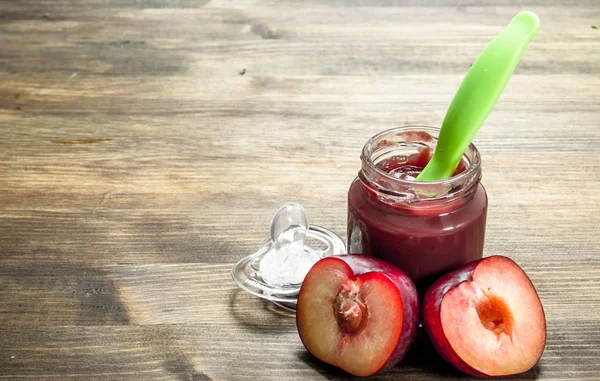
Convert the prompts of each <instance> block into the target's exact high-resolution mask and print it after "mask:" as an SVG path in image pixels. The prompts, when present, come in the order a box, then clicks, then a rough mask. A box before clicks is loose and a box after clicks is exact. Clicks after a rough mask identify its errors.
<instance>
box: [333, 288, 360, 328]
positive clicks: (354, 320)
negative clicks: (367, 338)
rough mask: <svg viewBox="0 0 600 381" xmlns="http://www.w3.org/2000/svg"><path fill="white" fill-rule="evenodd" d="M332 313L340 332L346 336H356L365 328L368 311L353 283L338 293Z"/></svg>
mask: <svg viewBox="0 0 600 381" xmlns="http://www.w3.org/2000/svg"><path fill="white" fill-rule="evenodd" d="M333 313H334V315H335V318H336V320H337V323H338V325H339V327H340V330H341V331H342V332H344V333H346V334H357V333H360V332H361V331H362V330H363V329H364V328H365V326H366V325H367V320H368V316H369V311H368V309H367V305H366V304H365V302H364V301H363V300H362V298H361V296H360V292H359V291H358V287H357V286H356V285H355V284H354V282H351V287H348V288H344V289H342V291H340V292H339V293H338V295H337V296H336V298H335V303H334V305H333Z"/></svg>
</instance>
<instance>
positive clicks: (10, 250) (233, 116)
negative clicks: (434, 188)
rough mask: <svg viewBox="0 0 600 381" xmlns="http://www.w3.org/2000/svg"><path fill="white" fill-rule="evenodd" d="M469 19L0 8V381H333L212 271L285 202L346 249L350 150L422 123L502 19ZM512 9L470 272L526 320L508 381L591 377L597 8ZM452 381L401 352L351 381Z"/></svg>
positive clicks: (425, 351) (391, 2)
mask: <svg viewBox="0 0 600 381" xmlns="http://www.w3.org/2000/svg"><path fill="white" fill-rule="evenodd" d="M368 3H370V4H371V5H367V4H368ZM425 3H432V4H431V5H425ZM478 3H480V4H481V6H474V5H472V4H473V2H466V1H465V2H463V1H452V0H438V1H431V2H422V1H418V2H414V4H409V2H408V1H395V0H376V1H372V2H368V1H359V0H347V1H338V0H329V1H323V2H319V1H315V0H306V1H272V0H271V1H268V0H267V1H264V2H255V1H225V0H222V1H218V0H213V1H209V0H170V1H159V0H148V1H141V0H140V1H137V0H135V1H134V0H105V1H92V0H84V1H71V2H68V1H54V2H46V1H33V0H32V1H27V2H18V3H17V2H9V1H5V2H2V3H1V4H0V43H1V45H0V127H1V129H2V139H1V140H0V148H1V149H0V379H9V380H21V379H35V380H79V379H84V380H86V379H91V380H99V379H106V380H118V379H140V380H154V379H157V380H158V379H160V380H195V381H198V380H211V379H212V380H279V379H281V380H305V379H334V380H340V379H347V375H345V374H344V373H342V372H340V371H337V370H335V369H334V368H332V367H329V366H326V365H323V364H321V363H320V362H318V361H316V360H315V359H313V358H312V357H311V356H310V355H309V354H308V353H307V352H306V351H305V349H304V348H303V346H302V344H301V342H300V340H299V338H298V336H297V333H296V327H295V321H294V318H293V316H291V315H289V314H286V313H283V312H281V311H279V310H277V309H276V308H275V307H274V306H272V305H270V304H269V303H267V302H263V301H262V300H259V299H257V298H254V297H251V296H250V295H248V294H246V293H244V292H242V291H241V290H239V289H238V288H237V287H236V286H235V284H234V282H233V281H232V280H231V276H230V270H231V267H232V265H233V264H234V263H235V262H236V261H238V260H239V259H240V258H242V257H244V256H246V255H247V254H249V253H251V252H254V251H255V250H256V249H257V248H258V247H259V245H260V244H261V242H262V241H263V239H264V238H266V236H267V234H268V224H269V221H270V218H271V216H272V214H273V213H274V212H275V210H276V209H277V208H278V207H279V206H280V205H281V204H283V203H284V202H285V201H297V202H300V203H301V204H303V205H304V206H305V207H306V209H307V211H308V213H309V218H310V220H311V222H312V223H314V224H316V225H321V226H325V227H328V228H330V229H332V230H333V231H335V232H337V233H338V234H339V235H340V236H342V237H344V239H345V229H346V194H347V189H348V186H349V184H350V182H351V181H352V180H353V178H354V177H355V176H356V174H357V171H358V169H359V166H360V159H359V155H360V152H361V149H362V146H363V144H364V143H365V142H366V140H367V139H368V138H369V137H370V136H372V135H374V134H375V133H377V132H378V131H381V130H383V129H386V128H390V127H395V126H399V125H405V124H427V125H440V123H441V121H442V119H443V116H444V113H445V111H446V108H447V106H448V104H449V102H450V100H451V99H452V96H453V94H454V91H455V90H456V88H457V86H458V85H459V83H460V81H461V79H462V77H463V75H464V74H465V73H466V71H467V70H468V68H469V65H470V64H471V62H472V61H473V60H474V59H475V58H476V57H477V55H478V54H479V53H480V51H481V50H482V49H483V48H484V46H485V45H486V43H487V42H488V41H489V40H490V39H491V38H492V37H493V36H494V35H495V34H496V33H497V32H498V31H499V30H500V29H501V28H502V27H503V26H504V25H506V24H507V23H508V22H509V20H510V19H511V17H512V16H513V15H515V14H516V13H517V12H519V11H521V10H523V9H525V8H522V7H521V6H518V4H522V3H523V2H521V1H510V0H497V1H492V0H484V1H480V2H478ZM526 3H527V4H526V5H527V8H526V9H529V10H532V11H535V12H536V13H538V14H539V16H540V18H541V20H542V29H541V31H540V33H539V35H538V36H537V37H536V38H535V40H534V41H533V42H532V44H531V45H530V47H529V49H528V51H527V52H526V54H525V55H524V57H523V61H522V62H521V64H520V65H519V67H518V68H517V70H516V72H515V75H514V77H513V78H512V80H511V81H510V83H509V85H508V86H507V88H506V90H505V92H504V94H503V96H502V97H501V99H500V101H499V103H498V104H497V106H496V107H495V109H494V111H493V112H492V114H491V115H490V116H489V118H488V120H487V122H486V123H485V126H484V127H483V128H482V130H481V131H480V133H479V134H478V136H477V139H476V144H477V146H478V148H479V149H480V151H481V153H482V156H483V162H484V164H483V166H484V168H483V172H484V178H483V183H484V185H485V187H486V188H487V191H488V194H489V213H488V229H487V240H486V248H485V253H486V255H491V254H495V253H500V254H504V255H507V256H510V257H511V258H513V259H514V260H516V261H517V262H518V263H519V264H520V265H521V266H522V267H523V268H524V269H525V270H526V271H527V272H528V274H529V275H530V277H531V279H532V281H533V282H534V284H535V286H536V287H537V289H538V291H539V294H540V297H541V299H542V302H543V305H544V307H545V311H546V315H547V323H548V342H547V347H546V351H545V353H544V356H543V358H542V360H541V362H540V364H539V365H538V366H537V367H536V368H534V369H533V370H531V371H530V372H528V373H525V374H524V375H522V376H518V377H514V378H513V379H535V378H539V379H544V380H562V379H575V380H592V379H596V380H599V379H600V256H599V251H600V249H599V246H600V239H599V236H598V235H599V234H600V229H599V226H600V218H599V216H600V192H599V191H598V186H599V185H600V182H599V181H600V174H599V173H600V134H599V132H598V131H599V124H600V90H599V89H600V77H599V74H600V30H598V29H595V28H594V27H593V25H599V26H600V3H598V2H597V1H596V0H582V1H570V0H564V1H560V2H558V1H557V2H552V3H555V4H554V5H552V6H550V5H548V4H549V3H550V2H548V1H544V0H530V1H527V2H526ZM595 23H596V24H595ZM463 377H464V376H461V374H460V373H458V372H456V371H454V370H453V369H452V368H451V367H449V366H448V365H445V363H443V362H442V361H441V360H440V358H439V357H438V356H437V355H436V354H435V352H434V351H433V350H432V348H431V347H430V344H428V342H427V340H426V339H425V338H424V337H420V338H419V340H418V341H417V343H416V344H415V345H414V348H413V350H412V351H411V352H410V354H409V355H408V357H407V358H406V359H405V360H404V361H403V362H402V363H401V364H400V365H399V366H397V367H396V368H395V369H393V370H392V371H390V372H388V373H385V374H383V375H379V376H376V377H374V378H373V379H377V380H433V379H441V378H444V379H459V378H463Z"/></svg>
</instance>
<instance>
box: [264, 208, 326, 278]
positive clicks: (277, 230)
mask: <svg viewBox="0 0 600 381" xmlns="http://www.w3.org/2000/svg"><path fill="white" fill-rule="evenodd" d="M308 227H309V225H308V217H306V213H304V208H303V207H302V206H301V205H299V204H295V203H291V202H290V203H287V204H285V205H283V206H282V207H281V208H279V210H278V211H277V213H275V216H273V220H272V221H271V228H270V232H271V240H272V241H273V242H274V244H275V250H272V251H270V252H268V253H266V254H265V256H264V257H262V258H261V260H260V267H259V268H260V275H261V276H262V278H263V280H264V281H265V282H266V283H267V284H271V285H275V286H285V285H300V284H302V281H303V280H304V277H305V276H306V273H308V270H310V268H311V267H312V265H314V264H315V263H316V262H317V261H318V260H319V259H321V255H320V253H318V252H317V251H315V250H311V249H310V248H305V247H304V238H305V237H306V233H307V232H308Z"/></svg>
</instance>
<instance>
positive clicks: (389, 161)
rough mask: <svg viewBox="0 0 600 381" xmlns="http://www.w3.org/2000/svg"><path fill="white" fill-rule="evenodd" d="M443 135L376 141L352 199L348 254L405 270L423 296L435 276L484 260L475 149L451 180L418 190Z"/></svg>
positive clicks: (406, 131)
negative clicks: (422, 172) (375, 258)
mask: <svg viewBox="0 0 600 381" xmlns="http://www.w3.org/2000/svg"><path fill="white" fill-rule="evenodd" d="M438 133H439V129H437V128H433V127H420V126H415V127H400V128H394V129H391V130H387V131H383V132H381V133H379V134H377V135H375V136H374V137H372V138H371V139H370V140H369V141H368V142H367V143H366V144H365V146H364V148H363V152H362V155H361V160H362V167H361V170H360V171H359V173H358V177H357V178H356V179H355V180H354V181H353V182H352V185H351V186H350V190H349V191H348V248H349V250H348V252H349V253H363V254H367V255H372V256H374V257H377V258H380V259H383V260H385V261H387V262H389V263H392V264H394V265H396V266H398V267H399V268H401V269H402V270H404V271H405V272H406V273H407V274H408V275H409V276H410V277H411V278H412V279H413V281H414V282H415V283H416V284H417V287H418V288H419V290H420V292H423V291H424V290H425V288H426V287H427V286H428V285H429V283H430V280H432V278H433V277H435V276H436V275H438V274H440V273H442V272H446V271H448V270H451V269H453V268H455V267H458V266H460V265H462V264H465V263H468V262H470V261H473V260H475V259H479V258H481V257H482V255H483V242H484V236H485V223H486V213H487V195H486V192H485V189H484V188H483V186H482V185H481V184H480V179H481V158H480V156H479V152H478V151H477V148H475V146H474V145H473V144H471V145H470V146H469V148H468V149H467V150H466V152H465V153H464V155H463V158H462V161H461V163H460V164H459V166H458V168H457V169H456V171H455V173H454V175H453V176H452V177H451V178H449V179H446V180H441V181H431V182H417V181H415V178H416V177H417V175H418V174H419V173H420V171H421V170H422V169H423V168H424V167H425V165H427V163H428V162H429V160H430V158H431V155H432V154H433V151H434V149H435V144H436V141H437V136H438Z"/></svg>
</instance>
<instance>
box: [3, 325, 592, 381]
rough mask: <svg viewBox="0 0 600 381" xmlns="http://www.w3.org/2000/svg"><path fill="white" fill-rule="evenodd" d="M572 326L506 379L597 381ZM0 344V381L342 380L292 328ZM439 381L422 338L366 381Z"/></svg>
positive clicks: (104, 334)
mask: <svg viewBox="0 0 600 381" xmlns="http://www.w3.org/2000/svg"><path fill="white" fill-rule="evenodd" d="M292 321H293V320H292ZM577 324H578V327H577V329H573V327H572V325H571V323H570V322H568V321H562V322H557V323H556V324H554V325H550V326H549V331H548V332H549V340H548V347H547V349H546V351H545V353H544V356H543V357H542V360H541V362H540V364H538V365H537V366H536V367H535V368H534V369H532V370H531V371H529V372H527V373H525V374H523V375H521V376H517V377H512V378H510V379H514V380H528V379H540V380H546V379H556V380H561V379H577V380H582V379H585V380H597V379H598V374H599V373H598V371H599V369H598V368H599V365H598V363H597V362H596V361H595V360H596V359H597V358H598V356H599V355H600V353H599V352H598V344H600V336H599V334H598V332H599V331H598V325H597V321H595V320H594V321H578V322H577ZM582 341H585V342H586V343H587V345H585V346H582V345H581V342H582ZM0 345H1V346H2V351H1V356H0V369H2V373H0V377H3V376H2V374H6V375H7V377H4V378H9V379H23V378H32V377H35V378H36V379H43V380H46V379H57V378H59V379H69V380H71V379H81V378H83V377H85V376H86V375H95V377H98V378H99V379H132V378H136V379H142V378H143V379H152V380H160V379H169V380H211V379H213V380H247V379H252V378H254V379H255V378H261V379H267V380H278V379H288V380H305V379H322V378H326V379H330V380H345V379H348V376H347V375H345V374H344V373H342V372H341V371H339V370H337V369H335V368H333V367H330V366H325V365H323V364H321V363H319V362H318V361H316V360H315V359H314V358H313V357H312V356H310V355H309V354H308V353H307V352H306V350H305V349H304V348H303V346H302V343H301V342H300V340H299V339H298V337H297V335H296V333H295V328H294V327H293V326H292V325H286V326H281V325H279V326H277V327H276V328H274V327H272V326H264V325H260V323H259V324H257V325H239V326H237V327H230V328H228V329H227V331H225V330H222V329H220V328H219V327H218V326H211V325H191V326H190V325H187V326H181V325H159V326H151V327H148V326H104V327H22V328H19V327H10V328H9V329H6V328H5V327H3V328H0ZM13 356H14V358H13ZM442 377H443V379H444V380H446V379H449V380H458V379H464V377H463V376H461V375H460V374H459V373H458V371H456V370H454V369H453V368H451V367H450V366H449V365H446V364H445V363H443V361H442V360H441V359H440V358H439V357H438V356H437V355H436V354H435V351H434V350H433V348H431V347H430V344H429V343H428V342H427V341H426V340H425V339H424V337H423V336H422V333H421V336H419V338H418V340H417V342H416V343H415V345H414V346H413V348H412V350H411V352H410V353H409V354H408V356H407V357H406V358H405V361H403V362H402V363H401V364H400V365H398V366H397V367H395V368H394V369H392V370H391V371H389V372H386V373H384V374H381V375H378V376H375V377H373V379H375V380H397V379H399V378H401V379H408V380H424V379H437V378H442Z"/></svg>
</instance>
